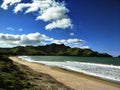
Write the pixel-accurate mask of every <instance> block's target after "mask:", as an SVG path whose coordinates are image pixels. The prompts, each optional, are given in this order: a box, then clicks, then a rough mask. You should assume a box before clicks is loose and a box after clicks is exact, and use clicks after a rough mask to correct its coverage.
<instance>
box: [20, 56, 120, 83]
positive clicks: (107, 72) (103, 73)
mask: <svg viewBox="0 0 120 90" xmlns="http://www.w3.org/2000/svg"><path fill="white" fill-rule="evenodd" d="M19 58H21V59H22V60H26V61H29V62H36V63H42V64H45V65H49V66H56V67H60V68H64V69H67V70H72V71H75V72H79V73H83V74H86V75H90V76H94V77H98V78H102V79H105V80H109V81H113V82H117V83H120V58H111V57H75V56H19Z"/></svg>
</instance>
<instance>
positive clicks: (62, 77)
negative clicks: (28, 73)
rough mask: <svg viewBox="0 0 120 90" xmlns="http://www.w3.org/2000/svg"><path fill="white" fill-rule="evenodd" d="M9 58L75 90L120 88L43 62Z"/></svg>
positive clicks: (117, 85)
mask: <svg viewBox="0 0 120 90" xmlns="http://www.w3.org/2000/svg"><path fill="white" fill-rule="evenodd" d="M9 58H10V59H11V60H13V61H14V62H17V63H19V64H23V65H26V66H29V67H30V68H31V69H33V70H34V71H37V72H42V73H45V74H49V75H50V76H52V77H53V78H55V79H56V80H58V81H59V82H61V83H63V84H65V85H66V86H69V87H71V88H73V89H75V90H120V85H119V84H116V83H112V82H108V81H104V80H101V79H98V78H94V77H91V76H87V75H83V74H80V73H76V72H72V71H67V70H63V69H60V68H57V67H50V66H45V65H42V64H37V63H31V62H27V61H23V60H20V59H19V58H17V57H9Z"/></svg>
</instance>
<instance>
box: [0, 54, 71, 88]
mask: <svg viewBox="0 0 120 90" xmlns="http://www.w3.org/2000/svg"><path fill="white" fill-rule="evenodd" d="M38 82H39V83H38ZM58 89H60V90H73V89H71V88H69V87H67V86H65V85H64V84H62V83H60V82H58V81H57V80H55V79H54V78H52V77H51V76H50V75H48V74H44V73H40V72H35V71H33V70H32V69H30V68H29V67H27V66H25V65H21V64H18V63H15V62H13V61H12V60H11V59H9V58H8V57H7V56H3V55H0V90H58Z"/></svg>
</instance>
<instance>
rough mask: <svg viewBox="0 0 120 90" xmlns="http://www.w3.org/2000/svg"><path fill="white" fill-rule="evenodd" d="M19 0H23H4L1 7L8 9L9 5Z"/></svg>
mask: <svg viewBox="0 0 120 90" xmlns="http://www.w3.org/2000/svg"><path fill="white" fill-rule="evenodd" d="M19 2H21V0H3V3H2V5H1V8H3V9H4V10H7V9H8V7H9V5H10V6H11V5H14V4H16V3H19Z"/></svg>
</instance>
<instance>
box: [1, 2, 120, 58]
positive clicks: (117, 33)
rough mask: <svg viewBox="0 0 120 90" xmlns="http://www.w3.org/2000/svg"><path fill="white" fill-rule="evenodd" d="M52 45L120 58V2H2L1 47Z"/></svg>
mask: <svg viewBox="0 0 120 90" xmlns="http://www.w3.org/2000/svg"><path fill="white" fill-rule="evenodd" d="M51 43H56V44H65V45H67V46H71V47H79V48H83V49H85V48H90V49H92V50H94V51H98V52H101V53H108V54H110V55H113V56H117V55H120V1H119V0H0V47H15V46H28V45H33V46H38V45H46V44H51Z"/></svg>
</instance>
